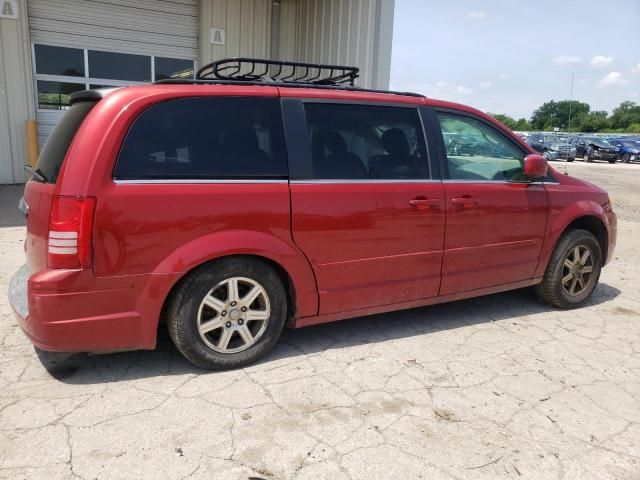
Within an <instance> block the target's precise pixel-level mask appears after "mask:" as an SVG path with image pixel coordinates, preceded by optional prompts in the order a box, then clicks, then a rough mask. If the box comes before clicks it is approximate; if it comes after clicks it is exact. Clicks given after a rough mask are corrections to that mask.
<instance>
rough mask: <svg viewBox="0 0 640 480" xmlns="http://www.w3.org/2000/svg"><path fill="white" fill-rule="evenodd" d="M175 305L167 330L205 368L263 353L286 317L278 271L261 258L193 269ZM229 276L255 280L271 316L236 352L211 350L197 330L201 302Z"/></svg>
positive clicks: (240, 361) (222, 366)
mask: <svg viewBox="0 0 640 480" xmlns="http://www.w3.org/2000/svg"><path fill="white" fill-rule="evenodd" d="M192 275H194V278H191V279H190V281H189V282H188V288H187V291H186V292H182V298H181V299H180V300H181V301H180V302H179V305H178V308H177V309H176V311H175V312H174V313H173V315H172V316H171V317H170V318H169V319H168V322H169V323H170V325H169V327H170V328H169V331H170V333H171V336H172V338H173V341H174V343H175V344H176V346H177V347H178V349H179V350H180V351H181V352H182V354H183V355H184V356H185V357H187V358H188V359H189V360H190V361H191V362H193V363H194V364H196V365H198V366H200V367H203V368H208V369H228V368H237V367H241V366H244V365H246V364H249V363H251V362H253V361H255V360H257V359H258V358H260V357H261V356H263V355H264V354H266V353H267V352H268V351H269V350H271V348H273V346H274V345H275V344H276V342H277V341H278V338H279V337H280V334H281V333H282V329H283V328H284V324H285V320H286V317H287V302H286V293H285V290H284V287H283V286H282V282H281V281H280V278H279V277H278V275H277V274H276V273H275V272H274V271H273V269H271V268H270V267H269V266H268V265H266V264H265V263H264V262H261V261H257V260H247V259H241V258H238V259H229V260H225V261H220V262H213V263H211V264H209V265H206V266H204V267H201V268H200V269H199V270H197V271H196V272H194V273H193V274H192ZM231 277H246V278H250V279H252V280H254V281H256V282H258V283H259V284H260V285H261V286H262V287H263V288H264V289H265V291H266V293H267V295H268V296H269V303H270V308H271V312H270V316H269V320H268V323H267V328H266V330H265V331H264V333H263V334H262V336H261V337H260V338H259V339H258V341H257V342H256V343H255V344H254V345H252V346H251V347H249V348H247V349H246V350H243V351H241V352H237V353H220V352H216V351H214V350H212V349H211V348H210V347H209V346H207V344H206V343H205V342H204V340H203V339H202V338H201V337H200V333H199V332H198V311H199V309H200V303H201V302H202V299H203V298H204V297H205V295H206V294H207V293H209V291H210V290H211V289H212V288H213V287H215V286H216V285H217V284H218V283H220V282H222V281H224V280H226V279H228V278H231Z"/></svg>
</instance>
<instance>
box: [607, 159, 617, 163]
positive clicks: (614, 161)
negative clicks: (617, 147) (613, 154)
mask: <svg viewBox="0 0 640 480" xmlns="http://www.w3.org/2000/svg"><path fill="white" fill-rule="evenodd" d="M616 162H617V160H616V159H615V158H610V159H609V163H616Z"/></svg>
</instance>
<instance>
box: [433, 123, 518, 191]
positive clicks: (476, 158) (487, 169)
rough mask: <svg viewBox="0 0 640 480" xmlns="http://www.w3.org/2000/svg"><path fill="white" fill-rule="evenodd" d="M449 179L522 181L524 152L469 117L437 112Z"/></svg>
mask: <svg viewBox="0 0 640 480" xmlns="http://www.w3.org/2000/svg"><path fill="white" fill-rule="evenodd" d="M438 120H439V121H440V127H441V128H442V136H443V137H444V144H445V148H446V153H447V165H448V170H449V178H450V179H452V180H479V181H484V180H495V181H499V180H524V177H523V173H522V163H523V160H524V156H525V153H524V152H523V151H522V150H520V149H519V148H518V147H516V146H515V145H514V144H513V143H511V142H510V141H509V140H507V139H506V138H505V137H504V136H503V135H502V134H501V133H499V132H498V131H497V130H496V129H494V128H493V127H491V126H489V125H487V124H485V123H483V122H481V121H480V120H476V119H475V118H472V117H467V116H464V115H458V114H454V113H446V112H438Z"/></svg>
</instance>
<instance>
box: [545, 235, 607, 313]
mask: <svg viewBox="0 0 640 480" xmlns="http://www.w3.org/2000/svg"><path fill="white" fill-rule="evenodd" d="M601 269H602V250H601V249H600V244H599V243H598V240H597V239H596V237H595V236H594V235H593V234H592V233H591V232H588V231H586V230H581V229H578V230H571V231H569V232H567V233H565V234H564V235H563V236H562V237H561V238H560V240H559V241H558V245H556V248H555V250H554V251H553V255H552V256H551V260H550V262H549V265H548V266H547V271H546V272H545V274H544V277H543V280H542V282H541V283H540V284H538V285H536V287H535V290H536V293H537V294H538V296H539V297H540V298H541V299H542V300H544V301H545V302H547V303H549V304H551V305H553V306H555V307H558V308H576V307H579V306H581V305H582V304H583V303H584V302H585V301H586V300H587V299H588V298H589V296H591V293H593V290H594V289H595V287H596V285H597V284H598V279H599V278H600V271H601Z"/></svg>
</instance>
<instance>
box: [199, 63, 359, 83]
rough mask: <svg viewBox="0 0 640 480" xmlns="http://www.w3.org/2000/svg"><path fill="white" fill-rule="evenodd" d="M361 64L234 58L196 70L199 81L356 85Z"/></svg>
mask: <svg viewBox="0 0 640 480" xmlns="http://www.w3.org/2000/svg"><path fill="white" fill-rule="evenodd" d="M359 72H360V69H359V68H358V67H348V66H344V65H325V64H321V63H302V62H285V61H280V60H264V59H258V58H247V57H234V58H225V59H223V60H217V61H215V62H211V63H208V64H206V65H205V66H203V67H202V68H200V69H199V70H198V71H197V72H196V80H233V81H240V82H242V81H249V82H256V81H261V82H265V83H271V82H275V83H294V84H305V85H333V86H351V87H353V86H355V79H356V78H358V76H359Z"/></svg>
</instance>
